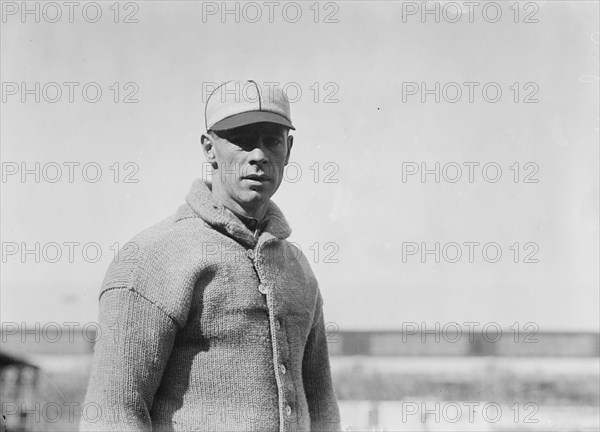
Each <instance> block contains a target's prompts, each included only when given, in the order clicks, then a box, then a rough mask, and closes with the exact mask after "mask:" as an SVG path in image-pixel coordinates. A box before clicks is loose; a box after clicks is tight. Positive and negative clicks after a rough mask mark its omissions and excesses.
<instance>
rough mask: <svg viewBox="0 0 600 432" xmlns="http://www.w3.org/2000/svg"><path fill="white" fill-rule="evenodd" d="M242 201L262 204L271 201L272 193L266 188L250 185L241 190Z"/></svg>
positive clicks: (250, 203)
mask: <svg viewBox="0 0 600 432" xmlns="http://www.w3.org/2000/svg"><path fill="white" fill-rule="evenodd" d="M239 198H240V201H241V202H243V203H246V204H249V205H260V204H262V203H264V202H266V201H269V199H270V198H271V194H270V193H268V192H267V191H266V190H265V189H264V188H258V187H249V188H245V189H244V190H243V191H241V192H240V195H239Z"/></svg>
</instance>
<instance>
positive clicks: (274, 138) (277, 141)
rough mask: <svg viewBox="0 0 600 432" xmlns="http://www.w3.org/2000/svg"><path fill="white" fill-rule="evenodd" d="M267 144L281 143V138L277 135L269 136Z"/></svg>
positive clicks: (266, 140)
mask: <svg viewBox="0 0 600 432" xmlns="http://www.w3.org/2000/svg"><path fill="white" fill-rule="evenodd" d="M265 144H266V145H268V146H276V145H279V144H281V139H279V138H276V137H267V138H265Z"/></svg>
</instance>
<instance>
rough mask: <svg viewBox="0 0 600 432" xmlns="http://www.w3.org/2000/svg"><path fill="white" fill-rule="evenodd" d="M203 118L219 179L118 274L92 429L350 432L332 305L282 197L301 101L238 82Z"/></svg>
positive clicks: (159, 228) (200, 183)
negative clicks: (331, 352)
mask: <svg viewBox="0 0 600 432" xmlns="http://www.w3.org/2000/svg"><path fill="white" fill-rule="evenodd" d="M205 120H206V129H207V132H206V133H205V134H203V135H202V149H203V152H204V155H205V157H206V160H207V161H208V162H209V163H210V164H211V166H212V169H213V173H212V180H211V181H204V180H202V179H198V180H196V181H195V182H194V184H193V185H192V188H191V190H190V192H189V194H188V195H187V198H186V203H185V204H183V205H182V206H181V207H180V208H179V210H178V211H177V212H176V213H175V214H174V215H173V216H172V217H170V218H168V219H166V220H164V221H163V222H161V223H159V224H157V225H155V226H153V227H151V228H149V229H147V230H146V231H144V232H142V233H141V234H138V235H137V236H136V237H134V239H133V240H132V243H133V244H134V245H135V249H136V251H137V252H136V254H135V256H133V257H131V256H129V257H124V258H120V259H119V260H116V261H115V262H113V263H112V264H111V266H110V268H109V269H108V272H107V274H106V277H105V279H104V283H103V285H102V289H101V292H100V312H99V321H100V322H99V324H100V328H101V332H102V333H101V335H100V336H99V337H98V340H97V342H96V346H95V349H94V361H93V368H92V376H91V378H90V382H89V384H88V390H87V394H86V398H85V401H84V405H83V410H82V411H83V412H82V414H83V415H82V420H81V430H82V431H92V430H98V431H119V432H123V431H146V430H154V431H186V432H188V431H260V432H265V431H297V430H302V431H304V430H311V431H316V430H339V429H340V423H339V411H338V405H337V401H336V397H335V394H334V391H333V387H332V382H331V374H330V367H329V358H328V350H327V340H326V334H325V324H324V322H325V321H324V317H323V300H322V298H321V294H320V292H319V288H318V285H317V281H316V279H315V277H314V275H313V273H312V271H311V269H310V265H309V263H308V261H307V259H306V258H305V257H304V255H303V254H302V253H301V252H300V251H299V250H297V249H296V248H294V247H292V246H291V244H290V243H288V242H287V241H286V238H287V237H288V236H289V235H290V232H291V231H290V228H289V226H288V224H287V222H286V220H285V218H284V216H283V214H282V213H281V211H280V210H279V208H278V207H277V206H276V205H275V204H274V203H273V202H272V201H271V199H270V198H271V197H272V196H273V194H274V193H275V192H276V191H277V189H278V188H279V185H280V184H281V181H282V179H283V170H284V167H285V165H286V164H287V163H288V160H289V157H290V152H291V149H292V144H293V137H292V136H291V135H289V130H290V129H294V127H293V126H292V123H291V117H290V108H289V102H288V100H287V98H286V97H285V95H284V93H283V91H282V90H281V89H280V88H278V87H275V88H273V87H264V86H261V85H258V84H256V83H255V82H253V81H247V82H244V81H230V82H227V83H225V84H223V85H221V86H220V87H219V88H217V89H216V90H215V91H214V92H213V93H212V94H211V96H210V97H209V99H208V100H207V103H206V119H205Z"/></svg>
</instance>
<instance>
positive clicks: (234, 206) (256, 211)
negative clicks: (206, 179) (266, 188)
mask: <svg viewBox="0 0 600 432" xmlns="http://www.w3.org/2000/svg"><path fill="white" fill-rule="evenodd" d="M215 186H216V187H215ZM211 192H212V195H213V197H214V198H215V199H216V200H217V201H218V202H220V203H221V204H223V205H224V206H225V207H227V208H228V209H229V210H230V211H231V212H232V213H234V214H235V215H236V216H241V217H242V218H247V219H255V220H256V221H258V222H259V223H260V222H261V221H262V220H263V218H264V217H265V214H266V213H267V208H268V207H269V203H268V202H266V203H264V204H263V205H261V206H257V207H252V208H245V207H242V206H241V205H240V204H239V203H237V202H236V201H234V200H233V199H231V198H230V197H229V196H227V194H225V193H224V192H223V190H222V189H221V188H220V187H219V186H218V185H215V184H213V185H212V188H211Z"/></svg>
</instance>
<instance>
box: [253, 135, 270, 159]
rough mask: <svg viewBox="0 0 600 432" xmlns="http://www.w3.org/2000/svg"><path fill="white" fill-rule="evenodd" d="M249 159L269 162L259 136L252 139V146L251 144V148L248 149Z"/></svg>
mask: <svg viewBox="0 0 600 432" xmlns="http://www.w3.org/2000/svg"><path fill="white" fill-rule="evenodd" d="M250 161H251V162H255V163H268V162H269V158H268V157H267V153H266V152H265V143H264V142H263V139H262V137H260V136H258V137H256V139H255V140H254V146H252V150H251V151H250Z"/></svg>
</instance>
